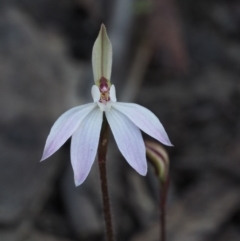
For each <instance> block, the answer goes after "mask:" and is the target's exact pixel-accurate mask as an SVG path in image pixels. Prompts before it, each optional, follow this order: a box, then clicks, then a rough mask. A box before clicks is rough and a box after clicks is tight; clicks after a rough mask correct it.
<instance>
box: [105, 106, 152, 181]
mask: <svg viewBox="0 0 240 241" xmlns="http://www.w3.org/2000/svg"><path fill="white" fill-rule="evenodd" d="M105 113H106V117H107V120H108V123H109V125H110V127H111V130H112V133H113V136H114V138H115V140H116V143H117V145H118V148H119V150H120V152H121V153H122V155H123V156H124V157H125V159H126V160H127V161H128V163H129V164H130V165H131V166H132V167H133V168H134V169H135V170H136V171H137V172H138V173H139V174H140V175H143V176H144V175H146V173H147V161H146V149H145V145H144V142H143V138H142V134H141V132H140V130H139V129H138V128H137V127H136V126H135V125H134V124H133V123H132V122H131V121H130V120H129V119H128V118H127V117H126V116H125V115H123V114H122V113H121V112H119V111H117V110H114V109H111V110H110V111H108V112H105Z"/></svg>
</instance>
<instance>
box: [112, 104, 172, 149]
mask: <svg viewBox="0 0 240 241" xmlns="http://www.w3.org/2000/svg"><path fill="white" fill-rule="evenodd" d="M112 108H115V109H116V110H118V111H120V112H121V113H123V114H124V115H126V116H127V117H128V118H129V119H130V120H131V121H132V122H133V123H134V124H135V125H136V126H137V127H138V128H140V129H141V130H142V131H144V132H145V133H147V134H148V135H149V136H151V137H153V138H155V139H156V140H158V141H160V142H161V143H163V144H164V145H167V146H172V143H171V142H170V140H169V138H168V135H167V133H166V131H165V129H164V127H163V125H162V124H161V122H160V121H159V119H158V118H157V117H156V116H155V115H154V114H153V113H152V112H151V111H150V110H148V109H147V108H145V107H143V106H140V105H137V104H132V103H122V102H116V103H113V104H112Z"/></svg>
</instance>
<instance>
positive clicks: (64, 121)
mask: <svg viewBox="0 0 240 241" xmlns="http://www.w3.org/2000/svg"><path fill="white" fill-rule="evenodd" d="M95 107H96V103H90V104H86V105H81V106H78V107H74V108H72V109H70V110H68V111H66V112H65V113H64V114H62V115H61V116H60V117H59V118H58V119H57V121H56V122H55V123H54V125H53V126H52V128H51V130H50V133H49V135H48V137H47V141H46V144H45V148H44V151H43V156H42V159H41V161H43V160H45V159H46V158H48V157H49V156H51V155H52V154H53V153H55V152H56V151H57V150H58V149H59V148H60V147H61V146H62V145H63V144H64V143H65V142H66V141H67V139H68V138H69V137H70V136H71V135H72V134H73V133H74V131H75V130H76V129H77V127H78V126H79V124H80V123H81V121H82V120H83V119H84V118H85V117H86V116H87V115H88V114H89V113H90V112H91V111H92V110H93V109H94V108H95Z"/></svg>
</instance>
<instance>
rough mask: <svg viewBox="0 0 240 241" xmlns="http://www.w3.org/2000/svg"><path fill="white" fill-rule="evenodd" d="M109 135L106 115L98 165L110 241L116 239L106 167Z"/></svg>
mask: <svg viewBox="0 0 240 241" xmlns="http://www.w3.org/2000/svg"><path fill="white" fill-rule="evenodd" d="M108 137H109V125H108V122H107V120H106V117H105V116H104V119H103V123H102V130H101V134H100V140H99V145H98V153H97V155H98V165H99V173H100V181H101V189H102V201H103V212H104V219H105V227H106V235H107V240H108V241H114V235H113V225H112V214H111V205H110V198H109V192H108V184H107V168H106V157H107V146H108Z"/></svg>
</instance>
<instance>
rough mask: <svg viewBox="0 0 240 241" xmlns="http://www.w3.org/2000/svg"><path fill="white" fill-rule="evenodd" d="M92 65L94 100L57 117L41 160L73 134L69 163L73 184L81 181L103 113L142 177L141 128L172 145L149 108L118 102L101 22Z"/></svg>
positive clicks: (90, 160)
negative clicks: (111, 78)
mask: <svg viewBox="0 0 240 241" xmlns="http://www.w3.org/2000/svg"><path fill="white" fill-rule="evenodd" d="M92 65H93V74H94V80H95V85H93V87H92V97H93V103H90V104H85V105H81V106H77V107H75V108H72V109H70V110H68V111H67V112H65V113H64V114H62V115H61V116H60V117H59V118H58V119H57V121H56V122H55V123H54V125H53V127H52V129H51V131H50V134H49V135H48V138H47V141H46V145H45V149H44V152H43V157H42V159H41V161H42V160H45V159H46V158H48V157H49V156H51V155H52V154H53V153H55V152H56V151H57V150H58V149H59V148H60V147H61V146H62V145H63V144H64V143H65V142H66V141H67V139H68V138H69V137H70V136H72V142H71V163H72V167H73V171H74V179H75V184H76V186H78V185H80V184H82V183H83V182H84V180H85V179H86V177H87V175H88V174H89V172H90V169H91V167H92V164H93V162H94V159H95V157H96V153H97V148H98V143H99V137H100V131H101V127H102V121H103V115H104V114H105V116H106V118H107V121H108V123H109V125H110V128H111V130H112V133H113V136H114V138H115V140H116V143H117V145H118V148H119V150H120V152H121V153H122V155H123V156H124V158H125V159H126V160H127V162H128V163H129V164H130V166H132V167H133V168H134V169H135V170H136V171H137V172H138V173H139V174H141V175H143V176H144V175H146V173H147V161H146V148H145V145H144V142H143V138H142V135H141V132H140V129H141V130H142V131H144V132H145V133H147V134H148V135H150V136H151V137H153V138H155V139H156V140H158V141H160V142H161V143H163V144H165V145H168V146H172V144H171V142H170V140H169V138H168V135H167V133H166V132H165V130H164V127H163V126H162V124H161V123H160V121H159V120H158V118H157V117H156V116H155V115H154V114H153V113H152V112H151V111H149V110H148V109H146V108H144V107H142V106H140V105H137V104H131V103H122V102H117V99H116V92H115V86H114V85H112V84H111V82H110V77H111V68H112V45H111V42H110V40H109V38H108V36H107V31H106V28H105V26H104V25H102V26H101V29H100V32H99V35H98V37H97V39H96V41H95V44H94V46H93V52H92Z"/></svg>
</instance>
